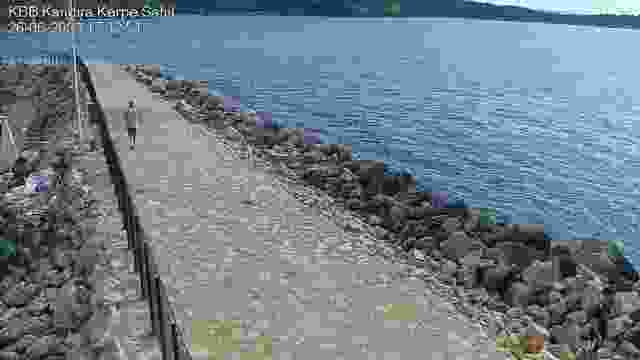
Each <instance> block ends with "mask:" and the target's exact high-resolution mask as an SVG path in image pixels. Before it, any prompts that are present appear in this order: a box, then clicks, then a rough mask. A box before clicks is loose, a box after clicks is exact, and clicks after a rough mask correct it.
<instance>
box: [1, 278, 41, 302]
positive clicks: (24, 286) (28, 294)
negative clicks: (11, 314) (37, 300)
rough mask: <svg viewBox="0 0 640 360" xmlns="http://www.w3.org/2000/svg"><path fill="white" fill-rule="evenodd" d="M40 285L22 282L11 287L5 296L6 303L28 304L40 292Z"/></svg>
mask: <svg viewBox="0 0 640 360" xmlns="http://www.w3.org/2000/svg"><path fill="white" fill-rule="evenodd" d="M39 291H40V286H38V285H36V284H29V283H24V282H23V283H20V284H18V285H17V286H16V287H14V288H13V289H10V290H9V291H8V292H7V294H5V296H4V299H3V301H4V303H5V304H7V305H9V306H23V305H26V304H27V303H28V302H29V301H30V300H31V299H32V298H33V297H34V296H35V295H36V294H37V293H38V292H39Z"/></svg>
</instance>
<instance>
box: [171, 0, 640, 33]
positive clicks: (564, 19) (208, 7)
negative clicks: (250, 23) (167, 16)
mask: <svg viewBox="0 0 640 360" xmlns="http://www.w3.org/2000/svg"><path fill="white" fill-rule="evenodd" d="M390 1H394V0H390ZM385 2H386V4H385ZM395 4H396V6H393V3H389V2H387V1H385V0H213V1H212V0H180V1H177V5H178V6H177V11H178V13H192V14H206V15H225V14H272V15H283V16H287V15H294V16H326V17H382V16H386V15H391V14H393V15H395V16H399V17H452V18H470V19H487V20H505V21H521V22H544V23H554V24H570V25H592V26H603V27H616V28H634V29H635V28H640V16H631V15H573V14H560V13H553V12H544V11H537V10H531V9H528V8H524V7H518V6H501V5H493V4H487V3H478V2H473V1H464V0H399V1H395ZM385 9H386V11H385ZM394 10H395V11H394Z"/></svg>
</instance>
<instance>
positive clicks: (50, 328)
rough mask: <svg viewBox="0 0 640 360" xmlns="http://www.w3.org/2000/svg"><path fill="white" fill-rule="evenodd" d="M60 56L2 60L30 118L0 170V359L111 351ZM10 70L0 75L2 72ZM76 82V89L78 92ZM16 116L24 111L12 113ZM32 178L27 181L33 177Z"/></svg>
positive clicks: (90, 205)
mask: <svg viewBox="0 0 640 360" xmlns="http://www.w3.org/2000/svg"><path fill="white" fill-rule="evenodd" d="M69 60H70V57H69V56H62V55H60V61H59V62H58V64H57V65H52V64H50V63H49V64H47V65H45V64H29V65H25V64H17V65H16V64H9V65H4V66H3V69H2V72H4V74H3V75H8V77H3V79H5V80H6V79H10V80H9V81H7V82H6V83H5V85H8V86H9V87H10V88H12V89H22V90H26V91H23V92H24V93H25V95H24V97H27V98H28V97H31V98H32V99H33V103H34V106H35V110H36V111H35V112H34V117H26V118H19V119H16V118H14V117H13V116H14V115H15V113H12V112H10V113H9V114H8V120H9V121H14V120H16V121H22V122H24V125H26V127H27V131H26V133H27V136H26V137H25V138H24V139H23V141H22V142H21V143H22V144H21V148H20V149H19V150H20V156H19V157H18V159H17V160H15V162H14V163H13V165H12V166H11V170H10V171H8V172H4V173H3V174H2V177H1V179H0V188H1V190H0V219H1V220H0V234H1V235H0V236H1V239H0V243H1V245H2V246H1V251H2V254H1V256H0V314H1V315H0V358H3V359H41V358H48V359H67V358H69V356H72V355H79V356H85V358H87V359H97V358H100V357H101V356H112V357H113V356H115V357H116V358H117V356H118V348H117V345H116V343H115V340H114V338H113V337H112V336H111V335H110V334H109V324H110V314H111V307H110V305H109V304H108V300H107V299H106V298H105V296H104V295H105V294H104V293H103V292H102V291H101V290H102V289H103V287H104V285H105V284H104V282H102V281H101V280H100V279H102V280H107V278H106V277H105V273H108V272H109V263H108V259H107V258H106V253H105V248H104V246H103V245H104V244H103V243H102V241H101V240H102V239H101V238H100V237H97V236H95V234H94V233H93V231H94V225H95V223H96V222H97V221H99V218H100V213H99V211H98V209H97V203H96V202H95V201H94V200H95V199H94V197H93V194H92V192H91V189H90V188H89V187H88V186H87V174H86V172H83V171H82V169H80V168H79V167H78V164H77V161H76V160H77V158H78V156H81V155H82V154H84V153H85V152H86V147H83V144H82V143H81V142H80V141H79V139H78V138H77V137H76V136H75V135H74V133H73V132H72V127H71V120H72V119H73V118H74V117H75V115H76V114H75V111H74V110H75V109H74V106H73V90H72V87H71V66H70V65H69V64H70V63H69ZM7 73H10V74H7ZM82 90H84V88H83V89H81V92H80V93H81V94H84V92H83V91H82ZM21 115H24V114H21ZM36 184H37V186H34V185H36Z"/></svg>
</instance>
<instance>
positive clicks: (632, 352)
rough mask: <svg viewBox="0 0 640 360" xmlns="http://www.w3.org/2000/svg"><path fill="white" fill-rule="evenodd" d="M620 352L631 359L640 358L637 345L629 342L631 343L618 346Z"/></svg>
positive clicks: (627, 342) (625, 342)
mask: <svg viewBox="0 0 640 360" xmlns="http://www.w3.org/2000/svg"><path fill="white" fill-rule="evenodd" d="M618 351H620V352H621V353H623V354H625V355H627V356H629V357H631V358H638V357H640V349H638V348H637V347H636V346H635V345H633V343H631V342H629V341H623V342H622V343H621V344H620V345H619V346H618Z"/></svg>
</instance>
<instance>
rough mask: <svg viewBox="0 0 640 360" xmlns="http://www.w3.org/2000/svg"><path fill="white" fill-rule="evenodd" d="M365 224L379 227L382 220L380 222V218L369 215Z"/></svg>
mask: <svg viewBox="0 0 640 360" xmlns="http://www.w3.org/2000/svg"><path fill="white" fill-rule="evenodd" d="M367 222H368V223H369V224H370V225H374V226H376V225H380V224H382V222H383V220H382V218H381V217H380V216H377V215H369V216H368V217H367Z"/></svg>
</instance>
